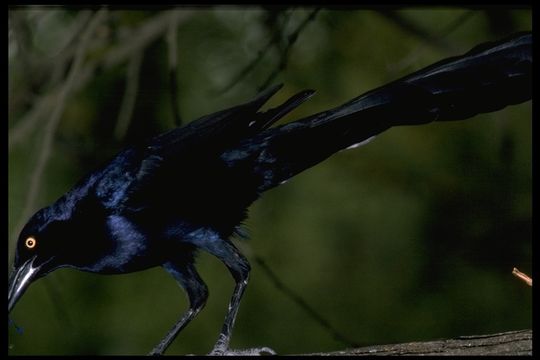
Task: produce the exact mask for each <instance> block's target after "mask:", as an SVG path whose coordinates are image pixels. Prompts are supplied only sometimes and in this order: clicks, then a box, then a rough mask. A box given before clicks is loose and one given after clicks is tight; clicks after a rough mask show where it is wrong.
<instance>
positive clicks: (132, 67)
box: [114, 52, 143, 140]
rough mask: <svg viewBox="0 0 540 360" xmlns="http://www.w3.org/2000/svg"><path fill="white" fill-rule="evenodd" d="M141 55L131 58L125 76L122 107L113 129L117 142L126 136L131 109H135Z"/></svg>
mask: <svg viewBox="0 0 540 360" xmlns="http://www.w3.org/2000/svg"><path fill="white" fill-rule="evenodd" d="M142 58H143V53H142V52H140V53H137V54H135V56H133V57H132V58H131V60H130V61H129V64H128V68H127V74H126V91H125V93H124V97H123V98H122V105H120V111H119V113H118V121H117V122H116V127H115V128H114V136H115V138H116V139H117V140H122V139H123V138H124V136H126V132H127V129H128V127H129V121H130V120H131V115H132V114H133V108H134V107H135V99H136V98H137V91H138V89H139V72H140V68H141V62H142Z"/></svg>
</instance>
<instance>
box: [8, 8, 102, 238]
mask: <svg viewBox="0 0 540 360" xmlns="http://www.w3.org/2000/svg"><path fill="white" fill-rule="evenodd" d="M106 14H107V10H106V9H100V10H99V11H98V12H97V13H96V14H95V15H94V16H93V18H92V20H91V21H90V23H89V25H88V27H87V29H86V30H85V32H84V33H83V34H82V35H81V39H80V42H79V45H78V47H77V51H76V53H75V58H74V61H73V65H72V67H71V69H70V72H69V74H68V76H67V79H66V81H65V82H64V85H63V86H62V88H61V91H60V93H59V95H58V98H57V101H56V106H55V107H54V109H53V112H52V114H51V116H50V118H49V121H48V122H47V123H46V124H45V128H44V129H43V142H42V144H41V150H40V151H39V155H38V159H37V164H36V166H35V168H34V171H33V173H32V175H31V177H30V185H29V187H28V194H27V196H26V201H25V204H24V207H23V211H22V213H21V216H20V218H19V221H18V222H17V226H16V227H15V229H14V231H13V233H12V236H11V238H10V243H11V244H13V243H14V242H15V241H16V240H17V234H18V233H19V231H20V229H21V228H22V227H23V226H24V224H25V223H26V221H27V218H28V217H29V216H30V215H31V212H32V211H33V210H34V208H35V202H36V198H37V194H38V193H39V187H40V184H41V180H42V175H43V172H44V170H45V166H46V165H47V162H48V160H49V157H50V154H51V150H52V144H53V140H54V134H55V132H56V128H57V127H58V123H59V122H60V118H61V115H62V113H63V110H64V105H65V101H66V99H67V97H68V96H69V94H70V92H71V91H72V88H73V84H74V83H75V82H76V79H77V78H78V76H79V72H80V70H81V67H82V62H83V60H84V57H85V55H86V50H87V47H88V44H89V42H90V39H91V38H92V34H93V33H94V31H95V29H96V28H97V26H98V25H99V24H100V23H101V22H102V21H103V19H104V18H105V15H106Z"/></svg>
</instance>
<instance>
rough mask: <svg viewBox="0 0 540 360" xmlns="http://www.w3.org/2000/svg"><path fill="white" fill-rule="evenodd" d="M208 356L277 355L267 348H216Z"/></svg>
mask: <svg viewBox="0 0 540 360" xmlns="http://www.w3.org/2000/svg"><path fill="white" fill-rule="evenodd" d="M208 355H210V356H263V355H277V353H276V352H275V351H274V350H272V349H270V348H269V347H260V348H250V349H236V350H233V349H227V348H224V347H219V346H216V347H215V348H214V349H213V350H212V351H211V352H210V353H209V354H208Z"/></svg>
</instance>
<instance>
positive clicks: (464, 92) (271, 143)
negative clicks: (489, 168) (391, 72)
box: [222, 33, 532, 193]
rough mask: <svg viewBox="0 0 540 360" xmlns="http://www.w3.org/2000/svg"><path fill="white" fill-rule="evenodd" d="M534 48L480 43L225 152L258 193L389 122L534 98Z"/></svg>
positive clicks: (518, 39)
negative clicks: (252, 178) (253, 181)
mask: <svg viewBox="0 0 540 360" xmlns="http://www.w3.org/2000/svg"><path fill="white" fill-rule="evenodd" d="M531 48H532V35H531V33H522V34H518V35H515V36H512V37H510V38H507V39H505V40H502V41H499V42H494V43H487V44H482V45H479V46H477V47H475V48H473V49H472V50H470V51H469V52H467V53H466V54H464V55H462V56H457V57H452V58H449V59H445V60H442V61H439V62H437V63H435V64H433V65H431V66H428V67H426V68H424V69H422V70H419V71H417V72H415V73H413V74H410V75H408V76H406V77H404V78H401V79H398V80H396V81H394V82H392V83H389V84H387V85H384V86H382V87H379V88H377V89H375V90H372V91H370V92H367V93H366V94H364V95H361V96H359V97H357V98H354V99H352V100H350V101H348V102H346V103H344V104H343V105H341V106H338V107H336V108H334V109H331V110H328V111H324V112H321V113H318V114H315V115H312V116H309V117H307V118H304V119H301V120H298V121H295V122H292V123H289V124H286V125H283V126H278V127H275V128H270V129H267V130H264V131H262V132H261V133H259V134H257V135H256V136H254V137H252V138H249V139H246V140H244V141H243V142H242V143H241V146H240V147H237V148H235V149H234V150H229V151H228V152H226V153H224V154H223V155H222V156H223V158H224V159H226V160H227V161H228V163H229V164H230V166H239V167H242V168H245V169H246V171H250V172H251V174H249V176H256V177H258V178H259V179H260V181H259V186H258V189H257V190H258V192H259V193H260V192H263V191H265V190H267V189H270V188H272V187H275V186H277V185H279V184H280V183H282V182H283V181H285V180H287V179H288V178H290V177H292V176H294V175H296V174H298V173H299V172H301V171H303V170H305V169H307V168H309V167H311V166H313V165H315V164H317V163H319V162H321V161H323V160H324V159H326V158H328V157H329V156H331V155H332V154H334V153H335V152H337V151H339V150H342V149H345V148H347V147H350V146H353V145H355V144H359V143H362V142H363V141H365V140H367V139H369V138H371V137H373V136H375V135H377V134H379V133H381V132H382V131H384V130H386V129H388V128H390V127H392V126H398V125H417V124H425V123H429V122H432V121H452V120H462V119H467V118H470V117H472V116H474V115H476V114H479V113H486V112H492V111H496V110H499V109H502V108H504V107H506V106H508V105H513V104H517V103H521V102H524V101H527V100H530V99H531V92H532V91H531V88H532V81H531V76H532V75H531V72H532V54H531ZM246 175H248V174H246Z"/></svg>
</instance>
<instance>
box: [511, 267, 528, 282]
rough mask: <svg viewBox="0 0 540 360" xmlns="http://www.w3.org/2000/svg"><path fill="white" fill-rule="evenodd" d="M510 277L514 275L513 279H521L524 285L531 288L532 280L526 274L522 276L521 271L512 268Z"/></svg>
mask: <svg viewBox="0 0 540 360" xmlns="http://www.w3.org/2000/svg"><path fill="white" fill-rule="evenodd" d="M512 275H514V276H515V277H517V278H518V279H521V280H523V281H525V283H526V284H527V285H529V286H532V279H531V277H530V276H528V275H527V274H524V273H522V272H521V271H519V270H518V269H517V268H514V269H513V270H512Z"/></svg>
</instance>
